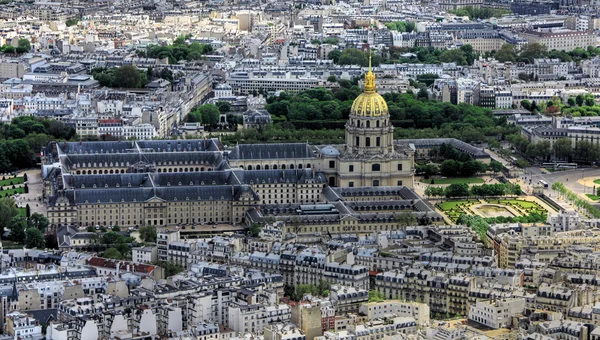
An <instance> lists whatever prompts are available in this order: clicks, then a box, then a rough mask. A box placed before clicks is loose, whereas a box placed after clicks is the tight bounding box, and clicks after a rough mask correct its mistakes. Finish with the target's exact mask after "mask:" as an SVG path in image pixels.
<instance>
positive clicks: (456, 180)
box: [421, 177, 485, 184]
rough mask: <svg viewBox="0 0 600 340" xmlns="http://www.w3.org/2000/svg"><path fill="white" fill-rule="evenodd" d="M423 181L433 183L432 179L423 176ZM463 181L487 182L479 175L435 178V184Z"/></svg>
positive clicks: (470, 182)
mask: <svg viewBox="0 0 600 340" xmlns="http://www.w3.org/2000/svg"><path fill="white" fill-rule="evenodd" d="M421 182H422V183H427V184H431V179H424V178H422V179H421ZM462 183H467V184H480V183H485V181H484V180H483V179H481V178H478V177H469V178H463V177H450V178H434V179H433V184H462Z"/></svg>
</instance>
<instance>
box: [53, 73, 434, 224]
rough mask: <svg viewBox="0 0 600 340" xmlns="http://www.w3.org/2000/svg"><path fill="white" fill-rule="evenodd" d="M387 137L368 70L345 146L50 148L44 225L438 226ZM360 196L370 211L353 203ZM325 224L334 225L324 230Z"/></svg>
mask: <svg viewBox="0 0 600 340" xmlns="http://www.w3.org/2000/svg"><path fill="white" fill-rule="evenodd" d="M393 131H394V127H393V126H392V125H391V121H390V117H389V112H388V108H387V104H386V102H385V100H384V99H383V97H381V96H380V95H379V94H378V93H377V91H376V84H375V75H374V74H373V72H372V71H371V70H369V72H368V73H367V74H366V76H365V86H364V92H363V93H362V94H361V95H360V96H358V97H357V98H356V100H355V101H354V104H353V106H352V108H351V113H350V117H349V120H348V123H347V124H346V138H345V139H346V143H345V144H343V145H324V146H316V145H310V144H308V143H290V144H258V145H244V144H241V145H237V146H235V147H233V148H230V149H226V148H224V147H223V145H222V144H221V143H220V141H219V140H217V139H205V140H141V141H115V142H52V143H50V144H49V145H48V146H47V147H46V149H45V150H44V152H43V155H42V163H43V165H42V175H43V178H44V179H45V182H44V183H45V184H44V198H45V199H46V201H47V203H48V218H49V220H50V222H51V223H53V224H55V225H75V226H80V227H86V226H111V225H119V226H123V227H128V226H143V225H155V226H186V225H189V226H196V225H199V226H202V225H206V227H207V228H210V227H209V226H210V225H212V226H215V225H217V224H220V225H234V226H235V225H238V226H241V225H245V224H247V223H248V222H255V221H263V220H264V218H263V215H268V214H277V213H278V210H275V209H274V208H277V209H281V211H279V212H280V213H281V212H291V214H296V215H300V216H301V219H300V220H301V221H302V223H303V224H307V226H306V227H304V228H301V229H299V230H298V228H297V227H298V226H294V228H295V229H297V230H296V231H300V232H301V233H306V234H314V233H315V232H317V231H318V232H319V233H320V232H327V233H343V232H346V231H348V230H355V231H360V232H364V233H369V232H372V231H377V230H391V229H393V228H394V227H395V226H396V225H397V221H396V219H395V214H396V213H398V212H399V211H400V210H405V211H411V212H413V213H415V214H418V217H423V216H426V217H428V218H429V220H428V221H432V222H435V221H437V220H438V219H440V220H441V218H440V217H439V216H438V215H437V214H435V212H434V211H433V209H431V208H430V207H429V206H428V205H427V204H426V203H424V202H423V201H421V200H420V197H418V196H417V195H416V194H414V191H412V189H411V188H412V187H413V172H414V155H415V150H416V149H415V145H414V144H411V143H410V141H400V142H399V141H394V139H393ZM336 187H337V188H336ZM379 187H381V188H380V189H379ZM332 188H335V189H336V190H338V191H336V190H332ZM340 190H341V191H340ZM387 193H391V196H389V194H387ZM362 196H365V197H368V198H369V200H370V202H353V201H363V199H364V198H365V197H362ZM388 196H389V197H388ZM390 199H391V200H393V201H390V202H387V203H385V204H383V203H382V202H380V203H377V202H379V201H383V200H390ZM324 204H325V207H326V208H327V209H323V207H324ZM327 204H329V205H327ZM330 206H333V208H329V207H330ZM263 211H265V214H263V213H262V212H263ZM249 214H250V215H249ZM332 214H333V215H335V216H332ZM283 215H286V214H285V213H284V214H283ZM323 215H327V216H323ZM311 216H312V217H311ZM277 219H279V220H284V221H286V220H287V221H288V224H289V225H292V224H293V223H292V222H290V221H289V220H290V219H289V218H285V217H279V218H277ZM311 219H312V222H311ZM325 220H330V221H335V222H334V223H335V224H337V226H336V227H332V228H324V227H323V226H324V223H325ZM313 226H314V227H313ZM286 230H287V229H286Z"/></svg>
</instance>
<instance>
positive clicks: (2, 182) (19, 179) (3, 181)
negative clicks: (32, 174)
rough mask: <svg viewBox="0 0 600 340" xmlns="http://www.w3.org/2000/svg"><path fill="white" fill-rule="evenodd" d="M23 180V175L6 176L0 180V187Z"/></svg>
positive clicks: (19, 182) (20, 182)
mask: <svg viewBox="0 0 600 340" xmlns="http://www.w3.org/2000/svg"><path fill="white" fill-rule="evenodd" d="M10 182H12V184H10ZM23 182H24V179H23V177H15V178H8V179H4V180H1V181H0V187H5V186H7V185H17V184H22V183H23Z"/></svg>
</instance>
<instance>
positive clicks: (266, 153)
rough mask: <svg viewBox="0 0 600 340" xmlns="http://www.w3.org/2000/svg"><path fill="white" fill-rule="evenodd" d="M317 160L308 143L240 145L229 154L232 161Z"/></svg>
mask: <svg viewBox="0 0 600 340" xmlns="http://www.w3.org/2000/svg"><path fill="white" fill-rule="evenodd" d="M296 158H305V159H306V158H309V159H310V158H316V157H315V155H314V154H313V153H312V151H311V149H310V146H309V145H308V144H306V143H289V144H240V145H237V146H236V147H234V148H233V149H232V150H231V152H230V153H229V159H232V160H253V159H260V160H265V159H273V160H278V159H296Z"/></svg>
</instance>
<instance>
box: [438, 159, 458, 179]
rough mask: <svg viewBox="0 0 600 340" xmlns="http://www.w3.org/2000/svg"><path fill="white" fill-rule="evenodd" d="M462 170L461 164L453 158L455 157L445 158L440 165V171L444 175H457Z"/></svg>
mask: <svg viewBox="0 0 600 340" xmlns="http://www.w3.org/2000/svg"><path fill="white" fill-rule="evenodd" d="M459 172H460V164H459V163H458V162H457V161H455V160H453V159H447V160H445V161H444V162H443V163H442V165H441V166H440V173H441V174H442V175H443V176H452V177H454V176H456V175H458V173H459Z"/></svg>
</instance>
